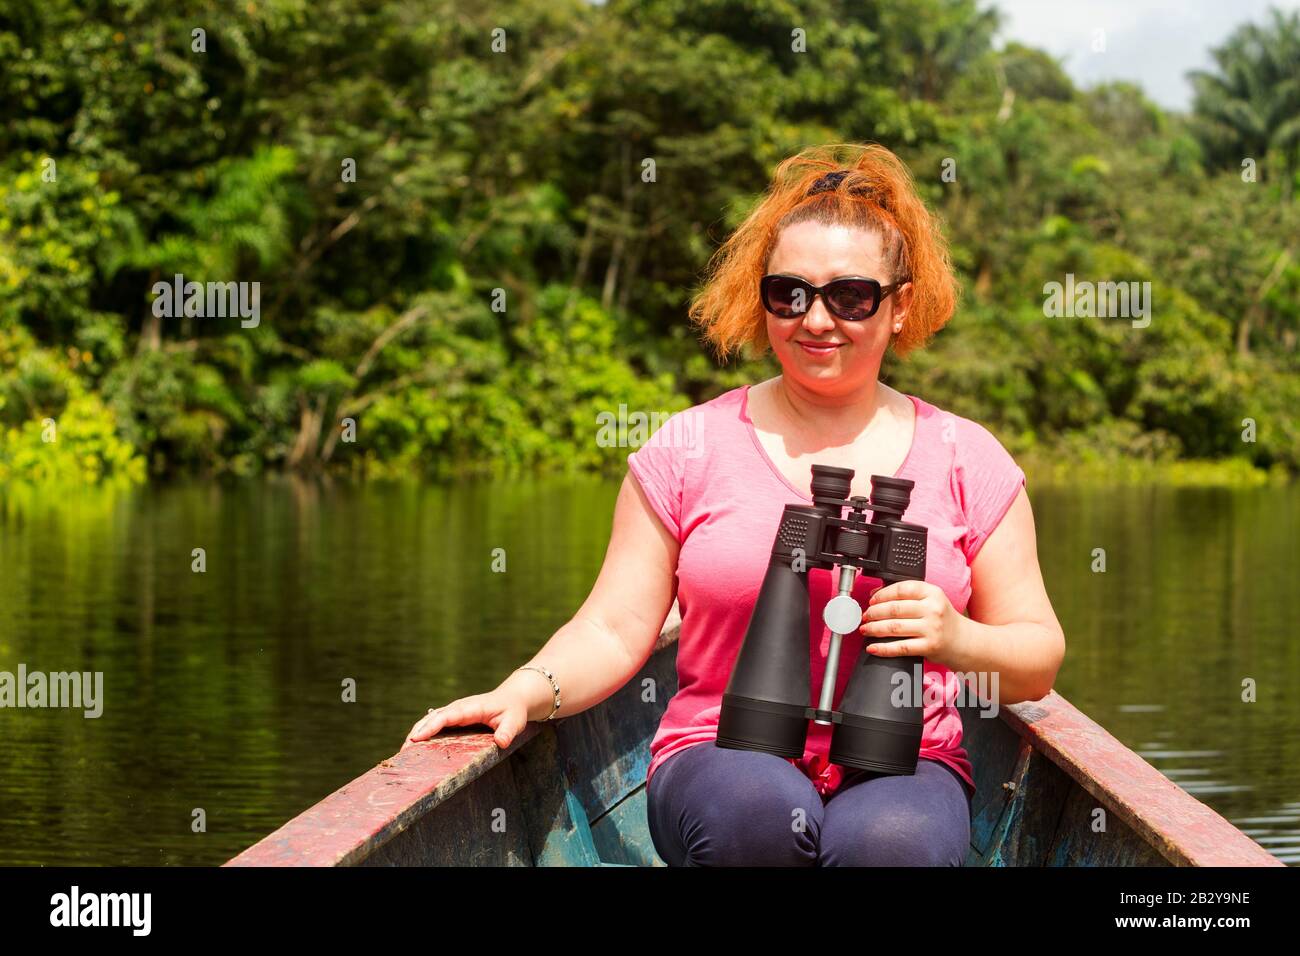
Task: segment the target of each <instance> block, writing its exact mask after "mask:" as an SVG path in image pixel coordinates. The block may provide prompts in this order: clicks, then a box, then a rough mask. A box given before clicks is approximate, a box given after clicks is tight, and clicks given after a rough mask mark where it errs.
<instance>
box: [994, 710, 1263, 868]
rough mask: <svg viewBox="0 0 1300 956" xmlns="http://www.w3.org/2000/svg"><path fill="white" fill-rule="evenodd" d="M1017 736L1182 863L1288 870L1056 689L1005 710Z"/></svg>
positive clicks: (1168, 857)
mask: <svg viewBox="0 0 1300 956" xmlns="http://www.w3.org/2000/svg"><path fill="white" fill-rule="evenodd" d="M1001 710H1002V714H1003V719H1004V720H1006V722H1007V724H1008V726H1010V727H1011V728H1012V729H1013V730H1014V731H1015V732H1016V733H1017V734H1019V735H1020V736H1021V737H1023V738H1024V739H1025V740H1027V741H1028V742H1029V743H1030V744H1031V745H1032V746H1033V747H1034V749H1035V750H1038V751H1040V752H1041V753H1042V754H1043V755H1044V756H1045V757H1047V758H1048V759H1049V760H1051V761H1052V762H1053V763H1054V764H1056V765H1057V766H1058V767H1060V768H1061V770H1062V771H1064V772H1065V773H1066V774H1067V775H1069V777H1070V778H1071V779H1072V780H1073V781H1074V782H1075V783H1076V784H1077V785H1078V786H1080V787H1082V788H1083V789H1084V790H1086V791H1087V792H1088V793H1089V794H1091V795H1092V797H1093V799H1094V800H1095V802H1096V804H1097V805H1100V806H1102V807H1104V808H1105V809H1106V811H1107V813H1108V814H1109V815H1110V816H1112V817H1115V818H1117V819H1119V820H1120V821H1121V822H1123V823H1124V825H1125V826H1127V827H1129V828H1130V829H1131V830H1132V831H1133V832H1134V833H1135V834H1136V835H1137V836H1138V837H1139V838H1140V840H1141V841H1142V842H1143V843H1146V844H1148V845H1150V846H1152V847H1154V848H1155V850H1156V851H1157V852H1158V853H1160V855H1161V856H1163V857H1164V859H1165V860H1166V861H1168V862H1169V863H1173V864H1175V865H1178V866H1283V865H1284V864H1283V863H1282V861H1281V860H1279V859H1278V858H1277V857H1275V856H1273V855H1272V854H1271V853H1269V852H1268V851H1267V850H1265V849H1264V848H1263V847H1261V846H1260V845H1259V844H1258V843H1256V842H1254V841H1253V840H1251V839H1250V837H1248V836H1246V835H1245V834H1244V833H1242V832H1241V831H1240V830H1238V829H1237V828H1236V827H1234V826H1233V825H1232V824H1231V823H1229V822H1228V821H1227V820H1225V819H1224V818H1223V817H1221V816H1220V815H1219V814H1217V813H1215V812H1214V811H1213V810H1212V809H1210V808H1209V807H1208V806H1206V805H1205V804H1203V803H1201V802H1200V801H1199V800H1197V799H1196V798H1195V797H1193V796H1192V795H1191V794H1189V793H1187V792H1186V791H1184V790H1183V789H1182V788H1180V787H1179V786H1178V785H1177V784H1176V783H1174V782H1173V781H1172V780H1170V779H1169V778H1168V777H1166V776H1165V775H1164V774H1162V773H1161V772H1160V771H1159V770H1157V769H1156V768H1155V767H1153V766H1151V764H1149V763H1147V762H1146V761H1145V760H1143V759H1142V758H1141V757H1139V756H1138V755H1137V754H1136V753H1134V752H1133V751H1132V750H1130V749H1129V748H1127V747H1125V746H1124V745H1123V744H1122V743H1120V742H1119V741H1118V740H1116V739H1115V738H1114V737H1113V736H1111V735H1110V734H1109V733H1107V732H1106V730H1105V729H1104V728H1103V727H1101V726H1100V725H1098V724H1097V723H1096V722H1094V721H1092V720H1090V719H1089V718H1088V717H1086V716H1085V715H1084V714H1082V713H1080V712H1079V711H1078V710H1077V709H1075V707H1074V706H1073V705H1071V704H1070V702H1069V701H1067V700H1065V698H1063V697H1061V696H1060V695H1059V694H1057V693H1056V692H1055V691H1053V692H1052V693H1050V694H1048V695H1047V696H1046V697H1044V698H1043V699H1042V700H1039V701H1034V702H1032V703H1022V704H1011V705H1009V706H1007V707H1003V708H1001Z"/></svg>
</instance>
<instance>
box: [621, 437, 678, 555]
mask: <svg viewBox="0 0 1300 956" xmlns="http://www.w3.org/2000/svg"><path fill="white" fill-rule="evenodd" d="M679 414H680V413H679ZM676 418H677V416H676V415H674V416H673V417H672V418H669V419H668V421H666V422H664V423H663V426H662V427H661V428H660V429H659V430H658V431H656V432H655V433H654V434H653V435H651V436H650V438H649V439H648V440H647V441H646V443H645V444H644V445H642V446H641V447H640V448H638V449H637V450H636V451H634V452H632V454H630V455H628V456H627V466H628V469H629V470H630V471H631V472H632V474H633V475H634V476H635V477H636V480H637V482H639V483H640V485H641V490H642V491H644V492H645V496H646V498H647V499H649V501H650V507H651V508H653V509H654V512H655V514H656V515H658V516H659V520H660V521H662V522H663V525H664V527H665V528H667V529H668V533H669V534H671V535H672V536H673V537H674V538H676V539H677V543H678V544H680V543H681V541H682V489H683V486H684V484H685V478H686V467H685V466H686V449H685V448H683V446H682V442H681V441H678V440H675V439H674V436H675V435H676V434H677V432H678V428H677V427H676V425H677V424H678V423H677V422H675V421H674V419H676Z"/></svg>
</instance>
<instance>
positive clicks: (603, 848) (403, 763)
mask: <svg viewBox="0 0 1300 956" xmlns="http://www.w3.org/2000/svg"><path fill="white" fill-rule="evenodd" d="M679 624H680V621H679V620H678V619H677V617H676V612H675V611H674V614H673V616H672V617H671V618H670V619H669V621H668V623H667V624H666V626H665V628H664V631H663V633H662V634H661V635H660V637H659V640H658V642H657V643H656V645H655V650H654V653H653V654H652V655H651V657H650V659H649V660H648V661H647V663H646V665H645V667H644V668H643V669H642V671H641V673H640V674H638V675H637V676H636V678H634V679H633V680H631V681H629V682H628V683H627V685H626V686H624V687H623V688H622V689H621V690H619V691H618V692H617V693H615V694H614V695H613V696H611V697H610V698H608V699H607V700H605V701H604V702H602V703H601V704H599V705H598V706H596V707H593V708H590V709H589V710H587V711H585V712H583V713H581V714H577V715H575V716H573V717H568V718H564V719H561V720H557V721H555V722H553V723H530V724H529V725H528V726H527V728H526V729H525V730H524V731H523V732H521V733H520V734H519V735H518V736H517V737H516V738H515V740H514V741H512V742H511V745H510V747H509V748H507V749H506V750H504V751H503V750H501V749H500V748H498V747H497V746H496V744H495V742H494V741H493V739H492V735H491V734H490V733H479V732H467V731H465V730H464V729H463V728H455V729H453V730H452V731H449V732H446V733H444V734H440V735H439V736H438V737H437V738H436V739H435V740H433V741H430V742H429V743H428V744H427V745H424V746H420V747H415V748H411V749H408V750H405V751H403V752H401V753H398V754H397V755H396V756H393V757H390V758H389V759H388V760H385V761H383V762H381V763H380V764H379V765H378V766H377V767H375V768H374V769H372V770H370V771H368V772H366V773H364V774H362V775H361V776H360V777H358V778H357V779H356V780H353V781H352V782H351V783H349V784H347V785H346V786H344V787H343V788H342V789H340V790H338V791H336V792H335V793H333V794H331V795H330V796H328V797H326V798H325V799H324V800H322V801H321V802H320V803H318V804H316V805H315V806H313V807H311V808H309V809H307V810H305V811H304V812H303V813H301V814H299V815H298V816H297V817H295V818H294V819H292V820H290V821H289V822H288V823H286V824H285V825H284V826H282V827H280V829H278V830H276V831H275V832H274V833H272V834H271V835H270V836H268V837H266V838H265V839H263V840H261V841H260V842H258V843H256V844H255V845H253V846H251V847H249V848H248V849H247V850H245V851H244V852H243V853H240V854H239V855H238V856H237V857H235V858H234V859H233V860H231V861H230V862H229V863H227V864H226V865H227V866H662V865H663V861H662V860H660V859H659V857H658V855H657V854H656V853H655V850H654V845H653V844H652V842H651V840H650V832H649V828H648V824H647V820H646V795H645V775H646V768H647V767H648V765H649V761H650V740H651V738H652V737H653V736H654V733H655V729H656V728H657V726H658V724H659V718H660V716H661V715H662V714H663V711H664V708H665V706H666V705H667V702H668V699H669V698H670V697H671V696H672V695H673V694H674V693H675V692H676V690H677V671H676V658H677V653H676V652H677V634H678V626H679ZM650 690H653V694H651V693H649V691H650ZM650 696H652V697H653V698H654V700H653V701H652V702H649V703H647V702H646V701H645V700H644V699H643V698H644V697H650ZM961 712H962V720H963V723H964V728H965V731H964V733H965V736H964V740H963V745H964V746H965V747H966V749H967V752H968V753H969V755H970V759H971V763H972V765H973V767H974V775H975V781H976V785H977V793H976V796H975V800H974V804H973V806H972V814H973V816H972V826H971V847H970V853H969V855H968V857H967V860H966V865H967V866H1170V865H1174V866H1281V865H1283V864H1282V863H1281V861H1280V860H1278V859H1277V858H1276V857H1274V856H1272V855H1271V854H1269V853H1268V852H1267V851H1266V850H1264V849H1263V848H1262V847H1261V846H1259V845H1258V844H1257V843H1255V842H1254V841H1252V840H1251V839H1250V838H1249V837H1247V836H1246V835H1245V834H1244V833H1242V832H1241V831H1240V830H1238V829H1237V828H1236V827H1234V826H1233V825H1232V824H1231V823H1229V822H1228V821H1227V820H1225V819H1224V818H1223V817H1221V816H1219V814H1217V813H1215V812H1214V811H1213V810H1211V809H1210V808H1209V807H1207V806H1205V805H1204V804H1203V803H1201V802H1199V801H1198V800H1196V799H1195V798H1194V797H1192V796H1191V795H1190V794H1188V793H1186V792H1185V791H1183V790H1182V789H1180V788H1179V787H1178V786H1177V785H1176V784H1174V783H1173V782H1172V781H1170V780H1169V779H1168V778H1167V777H1165V776H1164V775H1162V774H1161V773H1160V772H1159V771H1157V770H1156V769H1155V768H1154V767H1152V766H1151V765H1150V764H1148V763H1147V762H1146V761H1144V760H1143V759H1142V758H1141V757H1139V756H1138V755H1137V754H1135V753H1133V751H1131V750H1129V749H1128V748H1127V747H1125V746H1124V745H1123V744H1121V743H1120V742H1119V741H1117V740H1116V739H1115V738H1114V737H1112V736H1111V735H1110V734H1108V733H1107V732H1106V731H1105V730H1104V729H1103V728H1101V727H1100V726H1098V725H1097V724H1096V723H1094V722H1093V721H1091V720H1089V719H1088V718H1087V717H1085V716H1084V715H1083V714H1081V713H1080V712H1079V711H1078V710H1076V709H1075V708H1074V707H1072V706H1071V705H1070V703H1069V702H1068V701H1067V700H1065V699H1064V698H1063V697H1061V696H1060V695H1059V694H1056V693H1055V692H1053V693H1051V694H1049V695H1048V696H1047V697H1045V698H1043V699H1042V700H1039V701H1034V702H1032V703H1022V704H1013V705H1010V706H1004V707H1000V708H999V709H998V716H997V717H996V718H989V717H987V716H983V717H982V716H981V715H980V712H979V710H978V709H977V708H973V707H964V708H961ZM1099 810H1100V811H1102V812H1100V813H1099V812H1098V811H1099ZM1102 826H1104V829H1099V828H1100V827H1102Z"/></svg>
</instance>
